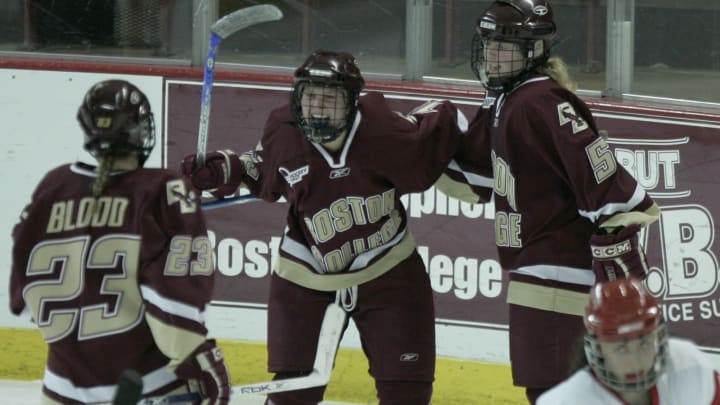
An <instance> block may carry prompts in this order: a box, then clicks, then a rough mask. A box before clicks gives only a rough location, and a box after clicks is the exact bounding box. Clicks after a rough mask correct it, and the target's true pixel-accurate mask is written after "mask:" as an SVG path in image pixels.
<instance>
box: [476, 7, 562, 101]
mask: <svg viewBox="0 0 720 405" xmlns="http://www.w3.org/2000/svg"><path fill="white" fill-rule="evenodd" d="M556 32H557V26H556V25H555V20H554V17H553V11H552V8H551V7H550V2H549V1H548V0H495V1H494V2H493V3H492V4H491V5H490V6H489V7H488V8H487V9H485V11H484V12H483V14H482V15H481V16H480V18H478V20H477V25H476V27H475V35H474V37H473V43H472V52H471V66H472V69H473V71H474V72H475V75H476V76H477V77H478V79H479V80H480V81H481V82H482V84H483V85H484V86H485V87H486V88H487V89H488V90H492V91H504V92H508V91H510V90H512V89H513V88H514V87H515V86H516V85H517V84H518V83H520V82H521V81H522V80H524V78H525V77H527V75H528V74H529V73H531V72H533V71H534V70H535V69H536V68H537V67H539V66H541V65H543V64H544V63H545V62H546V61H547V59H548V58H549V57H550V48H551V47H552V40H553V38H554V37H555V34H556ZM487 41H501V42H509V43H513V44H517V45H519V50H520V53H521V55H522V58H523V60H522V62H523V67H522V68H521V69H518V70H514V71H513V72H511V73H509V74H507V75H503V76H500V77H490V75H489V74H488V71H487V68H488V66H487V60H486V59H485V58H486V56H485V45H486V44H487Z"/></svg>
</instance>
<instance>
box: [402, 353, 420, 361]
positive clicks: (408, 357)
mask: <svg viewBox="0 0 720 405" xmlns="http://www.w3.org/2000/svg"><path fill="white" fill-rule="evenodd" d="M419 359H420V355H419V354H417V353H403V354H401V355H400V361H411V362H412V361H418V360H419Z"/></svg>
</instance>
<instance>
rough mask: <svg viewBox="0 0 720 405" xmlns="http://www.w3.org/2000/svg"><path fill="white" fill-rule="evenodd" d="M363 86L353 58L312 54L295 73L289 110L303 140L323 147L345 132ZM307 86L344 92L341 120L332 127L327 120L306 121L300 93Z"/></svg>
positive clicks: (335, 53)
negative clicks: (342, 116) (342, 117)
mask: <svg viewBox="0 0 720 405" xmlns="http://www.w3.org/2000/svg"><path fill="white" fill-rule="evenodd" d="M364 84H365V81H364V79H363V78H362V75H361V74H360V70H359V69H358V67H357V65H356V63H355V58H354V57H353V56H352V55H350V54H349V53H345V52H331V51H316V52H314V53H313V54H312V55H310V57H309V58H308V59H307V60H306V61H305V63H304V64H303V65H302V66H300V67H299V68H298V69H297V70H296V71H295V81H294V84H293V93H292V100H291V107H292V111H293V115H294V118H295V124H296V125H297V127H298V128H299V129H300V131H301V132H302V133H303V135H304V136H305V138H306V139H307V140H309V141H310V142H314V143H327V142H332V141H333V140H335V139H337V138H338V137H339V136H340V135H341V134H342V133H343V132H345V131H346V130H349V128H350V127H351V126H352V125H353V123H354V121H355V116H356V115H357V111H358V104H359V101H360V91H361V90H362V88H363V86H364ZM308 86H317V87H324V88H330V89H338V90H340V89H341V90H344V92H345V107H344V109H343V110H344V112H345V117H344V119H342V120H341V122H342V123H340V124H334V125H332V124H331V123H329V122H328V121H327V120H314V119H312V117H306V116H305V114H304V113H303V108H302V97H303V92H304V91H305V90H306V89H307V87H308Z"/></svg>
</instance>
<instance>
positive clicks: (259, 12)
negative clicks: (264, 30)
mask: <svg viewBox="0 0 720 405" xmlns="http://www.w3.org/2000/svg"><path fill="white" fill-rule="evenodd" d="M282 17H283V13H282V11H280V9H279V8H277V7H276V6H274V5H272V4H259V5H257V6H251V7H246V8H241V9H240V10H235V11H233V12H232V13H230V14H228V15H226V16H224V17H223V18H221V19H219V20H217V21H216V22H215V24H213V25H212V27H210V30H211V31H212V32H214V33H216V34H217V35H218V36H219V37H220V38H222V39H225V38H227V37H229V36H230V35H232V34H234V33H235V32H237V31H240V30H241V29H243V28H247V27H249V26H251V25H255V24H260V23H264V22H268V21H276V20H279V19H281V18H282Z"/></svg>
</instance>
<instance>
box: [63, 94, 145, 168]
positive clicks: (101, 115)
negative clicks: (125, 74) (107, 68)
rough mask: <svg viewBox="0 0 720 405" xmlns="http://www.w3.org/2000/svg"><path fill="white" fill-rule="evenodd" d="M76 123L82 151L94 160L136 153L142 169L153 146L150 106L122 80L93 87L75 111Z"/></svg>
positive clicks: (143, 95)
mask: <svg viewBox="0 0 720 405" xmlns="http://www.w3.org/2000/svg"><path fill="white" fill-rule="evenodd" d="M77 120H78V122H79V123H80V126H81V127H82V129H83V131H84V132H85V143H84V147H85V150H87V151H88V152H90V154H92V155H93V156H95V157H102V156H109V155H112V156H118V157H122V156H127V155H129V154H130V153H132V152H134V151H137V152H138V161H139V163H140V166H142V165H143V164H144V163H145V160H147V157H148V156H149V155H150V152H151V151H152V149H153V147H154V146H155V122H154V118H153V114H152V111H151V110H150V103H149V101H148V99H147V97H146V96H145V94H143V92H142V91H140V90H139V89H138V88H137V87H135V86H134V85H132V84H131V83H129V82H127V81H125V80H106V81H102V82H99V83H97V84H95V85H94V86H92V87H91V88H90V90H88V92H87V93H86V94H85V98H84V99H83V102H82V104H81V105H80V108H79V109H78V113H77Z"/></svg>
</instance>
